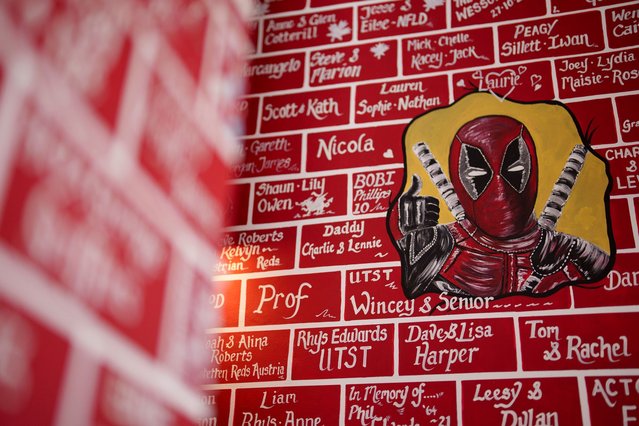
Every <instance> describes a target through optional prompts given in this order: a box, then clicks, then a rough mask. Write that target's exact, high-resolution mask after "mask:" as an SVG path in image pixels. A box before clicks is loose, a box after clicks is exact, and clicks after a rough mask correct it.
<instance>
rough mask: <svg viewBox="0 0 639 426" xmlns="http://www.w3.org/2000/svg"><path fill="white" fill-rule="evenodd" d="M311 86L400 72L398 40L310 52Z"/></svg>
mask: <svg viewBox="0 0 639 426" xmlns="http://www.w3.org/2000/svg"><path fill="white" fill-rule="evenodd" d="M309 69H310V71H309V75H310V77H309V78H310V85H311V86H323V85H327V84H334V83H347V82H352V81H365V80H372V79H375V78H384V77H394V76H395V75H397V42H396V41H395V40H384V41H380V42H376V43H367V44H356V45H352V46H348V47H340V48H337V49H323V50H314V51H312V52H311V53H310V64H309Z"/></svg>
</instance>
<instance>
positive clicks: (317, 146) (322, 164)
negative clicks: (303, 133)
mask: <svg viewBox="0 0 639 426" xmlns="http://www.w3.org/2000/svg"><path fill="white" fill-rule="evenodd" d="M404 127H405V126H404V125H391V126H374V127H361V128H357V129H348V130H335V131H331V132H321V133H310V134H309V135H308V153H307V156H306V169H307V170H308V171H322V170H335V169H341V168H350V167H366V166H369V165H370V164H375V165H386V164H397V163H401V162H402V161H403V155H402V149H401V140H402V133H403V131H404Z"/></svg>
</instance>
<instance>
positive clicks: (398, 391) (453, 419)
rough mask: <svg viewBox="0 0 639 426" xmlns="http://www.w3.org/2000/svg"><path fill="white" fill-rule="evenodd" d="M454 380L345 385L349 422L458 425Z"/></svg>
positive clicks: (353, 423) (358, 423)
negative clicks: (381, 421)
mask: <svg viewBox="0 0 639 426" xmlns="http://www.w3.org/2000/svg"><path fill="white" fill-rule="evenodd" d="M456 401H457V398H456V395H455V383H454V382H411V383H370V384H354V385H346V408H345V413H346V415H345V417H346V422H345V424H346V425H349V426H359V425H362V424H374V423H375V422H378V420H379V419H384V420H383V421H386V422H388V423H389V424H396V425H400V424H408V425H411V424H412V425H418V424H442V425H454V424H457V411H456V410H457V408H456Z"/></svg>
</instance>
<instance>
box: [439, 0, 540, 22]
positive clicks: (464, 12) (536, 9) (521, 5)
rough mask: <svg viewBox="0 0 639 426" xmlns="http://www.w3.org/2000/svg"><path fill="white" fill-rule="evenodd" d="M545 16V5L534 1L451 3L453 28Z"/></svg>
mask: <svg viewBox="0 0 639 426" xmlns="http://www.w3.org/2000/svg"><path fill="white" fill-rule="evenodd" d="M545 14H546V4H545V3H544V2H540V1H535V0H499V1H494V2H489V1H482V0H470V1H459V0H458V1H454V2H452V17H453V26H454V27H459V26H462V25H474V24H489V23H493V22H499V21H510V20H511V19H521V18H532V17H534V16H540V15H545Z"/></svg>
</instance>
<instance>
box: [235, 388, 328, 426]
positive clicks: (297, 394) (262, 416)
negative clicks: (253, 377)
mask: <svg viewBox="0 0 639 426" xmlns="http://www.w3.org/2000/svg"><path fill="white" fill-rule="evenodd" d="M235 401H236V402H235V417H234V419H235V423H236V424H242V425H261V424H264V425H336V424H338V423H339V412H340V388H339V386H317V385H314V386H290V387H279V386H277V387H268V388H251V389H238V390H237V391H236V399H235Z"/></svg>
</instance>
